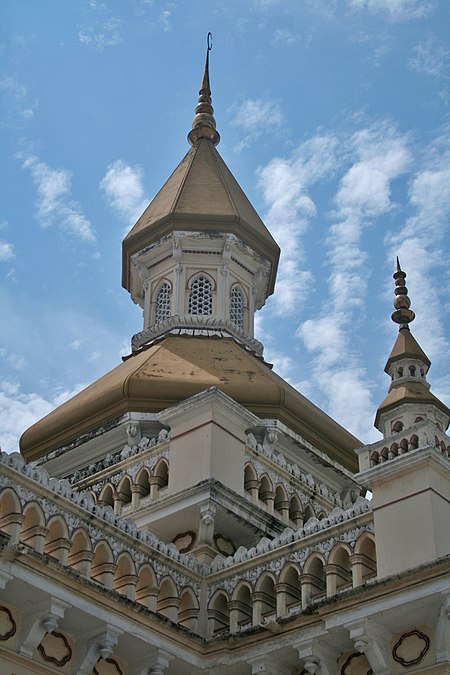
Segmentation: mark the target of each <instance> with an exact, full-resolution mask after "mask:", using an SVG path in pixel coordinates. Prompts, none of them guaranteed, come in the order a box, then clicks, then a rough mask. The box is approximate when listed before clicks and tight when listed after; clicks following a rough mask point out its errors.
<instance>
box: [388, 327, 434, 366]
mask: <svg viewBox="0 0 450 675" xmlns="http://www.w3.org/2000/svg"><path fill="white" fill-rule="evenodd" d="M401 359H417V360H418V361H422V363H424V364H425V365H426V367H427V370H428V368H429V367H430V366H431V361H430V359H429V358H428V356H427V355H426V354H425V352H424V351H423V349H422V347H421V346H420V345H419V343H418V342H417V340H416V339H415V337H414V335H413V334H412V333H411V331H410V330H409V328H401V329H400V330H399V332H398V335H397V339H396V341H395V344H394V346H393V347H392V350H391V353H390V354H389V358H388V360H387V362H386V365H385V367H384V372H385V373H388V374H389V371H390V369H391V366H392V364H394V363H395V362H396V361H399V360H401Z"/></svg>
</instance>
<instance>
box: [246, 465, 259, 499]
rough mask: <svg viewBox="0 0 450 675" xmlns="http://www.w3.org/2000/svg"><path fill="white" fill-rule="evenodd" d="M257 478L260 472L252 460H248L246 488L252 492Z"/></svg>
mask: <svg viewBox="0 0 450 675" xmlns="http://www.w3.org/2000/svg"><path fill="white" fill-rule="evenodd" d="M257 480H258V474H257V473H256V469H255V467H254V466H253V464H252V463H251V462H247V464H246V465H245V467H244V490H245V491H246V492H250V491H251V488H252V487H253V486H254V484H255V481H257Z"/></svg>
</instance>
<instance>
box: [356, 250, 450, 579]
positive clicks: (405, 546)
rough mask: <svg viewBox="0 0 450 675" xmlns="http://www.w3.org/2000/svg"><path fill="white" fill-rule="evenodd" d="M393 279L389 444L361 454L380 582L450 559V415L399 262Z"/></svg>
mask: <svg viewBox="0 0 450 675" xmlns="http://www.w3.org/2000/svg"><path fill="white" fill-rule="evenodd" d="M394 279H395V299H394V307H395V311H394V312H393V314H392V320H393V321H394V322H395V323H397V324H398V325H399V332H398V336H397V339H396V341H395V344H394V347H393V348H392V351H391V353H390V354H389V358H388V360H387V363H386V367H385V371H386V373H388V375H389V376H390V378H391V384H390V387H389V392H388V395H387V397H386V398H385V399H384V401H383V403H382V404H381V405H380V406H379V408H378V410H377V414H376V417H375V426H376V428H377V429H379V431H381V433H382V434H383V438H382V439H381V440H380V441H377V442H376V443H373V444H372V445H366V446H364V447H362V448H359V449H358V450H357V453H358V456H359V468H360V472H359V474H358V480H359V481H360V482H361V484H362V485H364V486H365V487H366V488H368V489H369V490H371V492H372V494H373V499H372V505H373V514H374V526H375V545H376V553H377V575H378V577H380V578H381V577H386V576H390V575H392V574H401V573H402V572H403V571H405V570H408V569H412V568H414V567H417V566H419V565H424V564H428V563H432V562H434V561H435V560H437V559H439V558H440V557H443V556H447V555H448V554H449V553H450V537H449V536H448V528H447V527H443V524H444V523H448V522H449V520H450V438H449V437H448V436H447V435H446V433H445V431H446V429H447V427H448V424H449V420H450V410H449V409H448V408H447V406H446V405H445V404H444V403H442V401H440V400H439V399H438V398H436V396H434V395H433V394H432V393H431V392H430V385H429V384H428V382H427V380H426V375H427V372H428V369H429V367H430V365H431V364H430V360H429V358H428V357H427V355H426V354H425V352H424V351H423V350H422V349H421V347H420V346H419V344H418V343H417V342H416V340H415V339H414V337H413V336H412V334H411V331H410V330H409V324H410V323H411V322H412V321H413V320H414V317H415V315H414V312H413V311H412V310H411V309H410V305H411V302H410V299H409V297H408V289H407V288H406V285H405V279H406V274H405V272H403V270H402V269H401V267H400V263H399V261H398V258H397V270H396V272H395V274H394ZM417 542H420V545H418V544H417Z"/></svg>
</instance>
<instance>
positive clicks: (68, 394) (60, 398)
mask: <svg viewBox="0 0 450 675" xmlns="http://www.w3.org/2000/svg"><path fill="white" fill-rule="evenodd" d="M86 387H87V384H86V383H85V382H79V383H78V384H76V385H75V386H74V387H72V389H63V390H62V391H59V392H58V393H57V394H55V396H54V397H53V398H52V401H51V402H52V405H53V406H54V407H55V408H56V407H57V406H60V405H62V404H63V403H65V402H66V401H68V400H69V398H73V397H74V396H76V394H79V393H80V391H83V389H86Z"/></svg>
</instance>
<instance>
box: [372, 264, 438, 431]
mask: <svg viewBox="0 0 450 675" xmlns="http://www.w3.org/2000/svg"><path fill="white" fill-rule="evenodd" d="M393 277H394V279H395V297H394V307H395V311H394V312H393V313H392V315H391V318H392V321H394V323H397V324H399V333H398V336H397V339H396V341H395V344H394V347H393V348H392V351H391V353H390V355H389V358H388V360H387V363H386V366H385V369H384V370H385V372H386V373H387V374H388V375H389V376H390V378H391V385H390V387H389V392H388V395H387V397H386V398H385V399H384V401H383V403H382V404H381V405H380V407H379V408H378V410H377V414H376V417H375V426H376V428H377V429H378V430H379V431H381V433H382V434H383V436H384V437H385V438H387V437H389V436H392V435H393V434H395V433H397V432H400V431H402V430H403V429H404V428H407V427H411V426H412V425H414V424H416V423H417V422H420V421H421V420H423V419H425V418H427V419H430V420H432V421H433V422H434V423H435V424H436V425H437V427H438V428H439V429H440V430H441V431H445V430H446V429H447V427H448V424H449V419H450V417H449V411H448V408H447V406H446V405H444V404H443V403H442V402H441V401H439V399H437V398H436V397H435V396H434V395H433V394H432V393H431V392H430V385H429V384H428V382H427V378H426V376H427V372H428V369H429V367H430V365H431V362H430V359H429V358H428V356H427V355H426V354H425V352H424V351H423V350H422V348H421V347H420V346H419V344H418V343H417V341H416V340H415V338H414V337H413V335H412V333H411V331H410V330H409V324H410V323H411V322H412V321H414V318H415V314H414V312H413V311H412V310H411V309H410V306H411V301H410V299H409V297H408V289H407V288H406V285H405V279H406V273H405V272H404V271H403V270H402V269H401V267H400V262H399V259H398V258H397V269H396V272H395V273H394V275H393Z"/></svg>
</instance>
